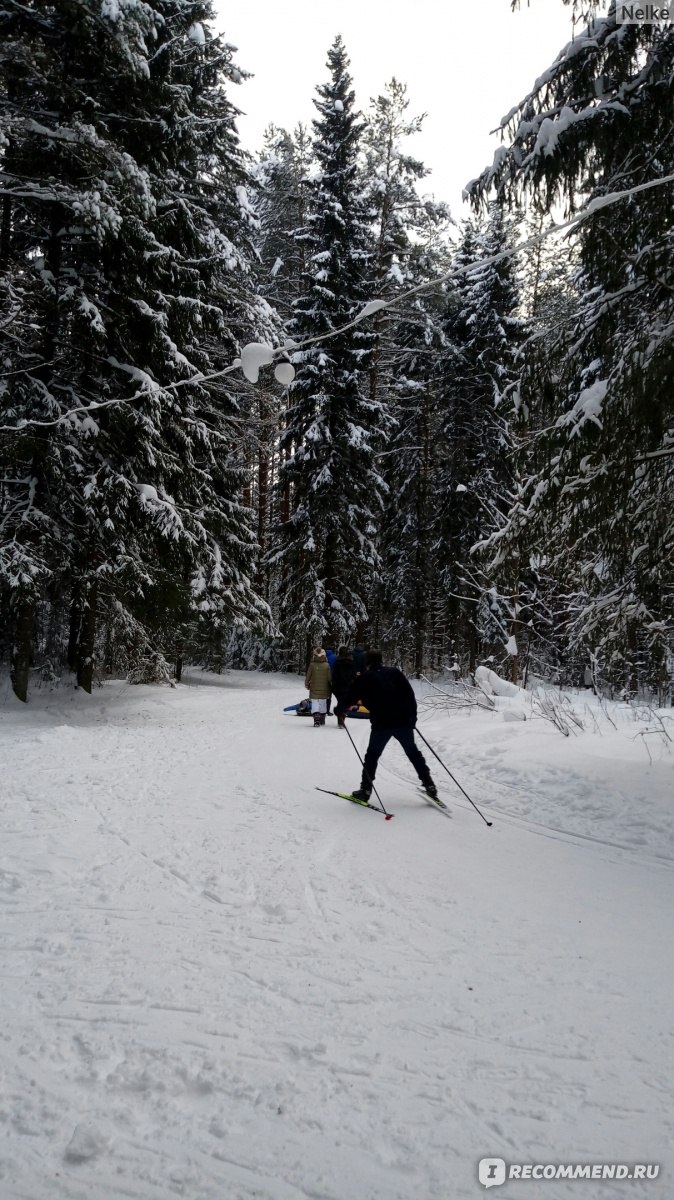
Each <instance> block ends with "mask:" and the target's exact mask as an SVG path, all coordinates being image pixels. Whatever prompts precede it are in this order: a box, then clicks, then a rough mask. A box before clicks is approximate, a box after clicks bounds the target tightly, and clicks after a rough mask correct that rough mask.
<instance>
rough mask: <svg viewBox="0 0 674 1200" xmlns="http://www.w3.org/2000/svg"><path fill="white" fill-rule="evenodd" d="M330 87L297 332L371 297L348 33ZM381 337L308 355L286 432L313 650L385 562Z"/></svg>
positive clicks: (292, 595)
mask: <svg viewBox="0 0 674 1200" xmlns="http://www.w3.org/2000/svg"><path fill="white" fill-rule="evenodd" d="M328 67H329V71H330V77H329V80H328V82H327V83H326V84H322V85H321V86H319V88H318V99H317V100H315V101H314V103H315V105H316V108H317V109H318V114H319V116H318V119H317V120H315V121H314V123H313V127H314V134H315V139H314V155H315V158H316V162H317V169H316V172H315V174H314V176H313V177H312V179H311V181H310V184H309V192H308V211H307V222H306V227H305V229H304V230H302V231H300V236H301V237H302V239H303V241H304V244H305V248H306V253H307V271H306V273H305V275H304V277H303V286H302V294H301V296H300V297H299V299H298V300H297V302H296V304H295V314H294V318H293V321H292V323H291V325H290V332H291V335H292V337H293V338H294V339H295V340H297V341H299V340H300V339H301V338H304V337H320V336H321V335H325V334H330V333H333V331H335V330H336V329H339V328H340V327H342V326H344V325H346V324H347V323H348V322H349V321H351V320H353V318H354V317H355V316H356V315H357V313H358V312H359V311H360V310H361V309H362V307H363V306H364V304H365V303H366V302H367V300H368V299H369V298H370V295H371V291H370V288H371V271H372V245H371V237H370V230H369V228H368V223H367V214H366V209H365V205H364V203H363V195H362V180H361V177H360V173H359V163H358V155H359V148H360V141H361V136H362V131H363V123H362V120H361V119H360V116H359V115H358V114H357V113H356V112H354V93H353V90H352V87H351V78H350V76H349V74H348V59H347V55H346V50H345V48H344V46H343V44H342V41H341V38H339V37H338V38H337V39H336V41H335V43H334V45H333V46H332V47H331V49H330V51H329V54H328ZM373 344H374V337H373V334H372V332H371V330H370V328H369V327H368V325H367V324H366V323H362V324H358V325H356V326H355V327H354V328H352V329H349V330H347V331H345V332H343V333H339V334H337V335H336V336H335V337H331V338H329V339H326V340H324V341H321V342H320V343H319V344H317V345H316V346H312V347H308V348H307V349H305V350H300V351H297V352H296V353H295V355H294V358H293V361H294V362H295V365H296V368H297V376H296V379H295V381H294V382H293V384H292V386H291V387H290V390H289V406H288V412H287V421H286V429H285V430H284V432H283V434H282V438H281V445H282V449H284V451H285V452H286V453H287V455H288V458H287V461H286V462H285V463H284V464H283V466H282V468H281V479H280V486H281V488H282V489H283V488H287V489H288V493H289V504H290V509H289V513H288V519H287V520H286V521H284V522H283V523H282V524H281V527H280V529H279V534H278V542H277V546H276V548H275V551H274V554H273V561H274V563H275V564H276V566H277V568H278V569H279V570H281V571H282V572H283V578H284V581H285V584H284V592H283V595H282V596H281V599H280V607H281V617H282V621H283V625H284V629H285V630H286V631H287V633H288V634H289V635H290V636H291V638H293V639H294V644H295V645H296V646H297V648H298V652H299V653H302V652H303V649H304V643H305V641H306V639H312V638H318V639H328V640H330V641H332V642H340V641H346V640H347V639H348V638H349V637H350V636H352V635H353V634H354V632H355V631H356V630H358V629H359V627H362V626H363V625H364V624H365V622H366V621H367V617H368V610H367V597H368V595H369V594H370V593H371V591H372V588H373V584H374V581H375V579H376V577H377V573H378V569H379V559H378V554H377V549H376V545H375V534H376V528H377V519H378V514H379V511H380V507H381V488H382V483H381V478H380V475H379V473H378V471H377V469H376V466H375V461H374V451H375V449H376V444H377V438H378V434H379V429H380V427H381V420H382V411H381V406H380V404H379V403H378V402H377V401H375V400H372V399H371V398H370V396H369V394H368V384H369V376H368V372H369V369H370V366H371V362H372V352H373Z"/></svg>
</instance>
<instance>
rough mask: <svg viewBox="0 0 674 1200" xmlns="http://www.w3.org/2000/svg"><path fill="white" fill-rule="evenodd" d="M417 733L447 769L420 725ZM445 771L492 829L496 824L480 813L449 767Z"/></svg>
mask: <svg viewBox="0 0 674 1200" xmlns="http://www.w3.org/2000/svg"><path fill="white" fill-rule="evenodd" d="M417 733H418V734H419V737H420V738H421V740H422V742H423V743H424V745H425V746H428V749H429V750H430V752H431V754H432V755H433V756H434V758H437V760H438V762H439V763H440V766H441V767H445V764H444V763H443V761H442V759H441V758H440V755H439V754H436V753H435V750H434V749H433V747H432V746H431V744H430V742H427V741H426V738H425V737H424V735H423V733H422V732H421V730H420V729H419V726H418V725H417ZM445 771H446V772H447V774H448V775H449V778H450V779H451V780H452V783H455V784H456V786H457V787H458V789H459V791H460V792H463V794H464V796H465V797H466V800H470V803H471V804H472V806H473V808H474V809H475V812H476V813H479V815H480V816H481V817H482V820H483V821H484V823H485V825H489V826H490V827H491V826H492V825H493V824H494V822H493V821H488V820H487V818H486V817H485V815H484V813H482V812H480V810H479V808H478V807H477V804H476V803H475V801H474V800H471V799H470V796H469V795H468V792H466V791H465V790H464V788H462V787H461V784H460V783H459V781H458V779H455V778H454V776H453V775H452V772H451V771H450V769H449V767H445Z"/></svg>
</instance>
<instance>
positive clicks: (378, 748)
mask: <svg viewBox="0 0 674 1200" xmlns="http://www.w3.org/2000/svg"><path fill="white" fill-rule="evenodd" d="M391 738H395V740H396V741H397V742H400V745H401V746H402V748H403V750H404V751H405V754H406V755H407V757H408V758H409V760H410V762H411V764H412V766H413V767H414V769H415V771H416V773H417V775H418V776H419V778H420V780H421V782H422V783H425V782H426V781H427V780H428V779H430V777H431V773H430V771H429V769H428V763H427V762H426V759H425V758H424V756H423V754H422V753H421V750H420V749H419V747H418V746H417V744H416V742H415V740H414V730H413V729H410V728H409V727H407V728H403V729H373V730H372V731H371V733H370V741H369V743H368V747H367V750H366V751H365V760H364V765H363V783H362V786H363V787H364V788H366V789H367V790H368V791H370V790H371V788H372V780H373V779H374V777H375V775H376V773H377V763H378V762H379V759H380V758H381V756H382V753H383V752H384V750H385V748H386V746H387V745H388V743H389V742H390V740H391Z"/></svg>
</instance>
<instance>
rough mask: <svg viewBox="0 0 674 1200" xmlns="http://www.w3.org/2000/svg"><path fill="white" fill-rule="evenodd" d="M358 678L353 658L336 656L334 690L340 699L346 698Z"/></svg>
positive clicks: (333, 676) (333, 670) (333, 671)
mask: <svg viewBox="0 0 674 1200" xmlns="http://www.w3.org/2000/svg"><path fill="white" fill-rule="evenodd" d="M355 678H356V670H355V667H354V665H353V659H352V658H351V657H350V656H349V658H336V659H335V662H334V665H333V667H332V690H333V692H334V693H335V695H336V697H337V699H338V700H342V699H343V700H346V698H347V696H348V694H349V688H350V687H351V684H352V683H353V681H354V679H355Z"/></svg>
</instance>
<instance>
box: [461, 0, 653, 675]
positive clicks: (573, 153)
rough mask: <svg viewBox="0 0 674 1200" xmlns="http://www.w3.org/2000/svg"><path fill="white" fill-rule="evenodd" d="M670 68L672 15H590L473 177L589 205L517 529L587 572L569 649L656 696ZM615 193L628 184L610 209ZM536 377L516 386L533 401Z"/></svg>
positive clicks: (580, 573) (570, 570) (569, 567)
mask: <svg viewBox="0 0 674 1200" xmlns="http://www.w3.org/2000/svg"><path fill="white" fill-rule="evenodd" d="M591 7H593V8H595V9H596V7H597V6H595V5H592V6H591ZM673 69H674V30H673V29H672V27H671V25H667V26H659V25H656V24H644V25H629V24H620V25H619V24H617V23H616V19H615V10H614V7H613V8H612V9H611V11H610V13H609V15H608V16H607V17H595V18H593V19H592V20H591V21H590V24H589V25H588V28H587V29H586V31H585V32H584V33H583V34H582V35H580V36H579V37H577V38H576V40H575V41H574V42H573V43H572V44H571V45H570V46H569V47H567V48H566V49H565V50H564V51H563V52H562V53H561V54H560V55H559V56H558V58H557V60H556V61H555V63H554V64H553V65H552V66H551V67H550V68H549V69H548V70H547V71H546V72H545V73H544V74H543V75H542V76H541V77H540V79H539V81H538V83H537V86H536V89H535V91H533V92H532V93H531V94H530V95H529V96H527V97H526V98H525V100H524V101H523V102H522V103H521V104H520V105H518V106H517V107H516V108H515V109H514V110H513V112H512V113H511V114H510V117H509V118H508V120H507V121H506V122H505V123H504V132H505V130H506V127H507V130H508V132H509V134H510V146H509V147H508V148H507V149H506V148H504V149H503V150H501V151H500V152H499V154H498V155H497V157H496V159H495V162H494V165H493V166H492V168H491V169H490V170H488V171H486V172H485V173H484V175H483V176H482V177H481V179H480V180H479V181H478V182H477V183H476V185H475V189H474V195H475V197H476V199H479V198H480V197H484V196H486V195H487V194H488V192H489V189H491V188H492V187H496V188H497V189H498V192H499V193H500V195H501V196H502V197H504V198H507V199H509V200H510V201H511V202H512V201H514V200H516V199H519V198H520V197H521V196H522V195H524V194H526V195H529V196H531V197H533V199H534V202H535V203H536V204H537V205H538V206H539V207H540V208H542V209H543V210H546V209H548V208H549V207H550V206H551V205H552V204H553V203H555V202H564V203H565V204H566V207H567V210H568V211H569V212H570V213H573V212H576V211H578V210H580V209H581V208H583V206H584V205H586V204H587V202H588V201H591V200H595V201H597V204H596V206H595V208H594V211H592V212H591V213H590V214H589V215H588V217H587V218H586V219H585V220H583V221H582V223H581V224H580V226H579V228H578V249H579V254H580V259H581V263H582V275H581V279H580V286H581V289H582V292H583V297H582V302H581V304H580V306H579V311H578V317H577V321H576V322H575V323H574V324H573V325H572V326H571V327H570V329H569V332H568V336H567V338H566V340H565V344H564V353H563V355H562V356H561V360H560V369H559V370H558V372H557V374H556V377H555V379H554V380H553V381H551V382H552V385H553V387H554V407H555V417H554V420H553V421H552V422H551V423H550V424H548V425H546V426H545V427H544V428H543V429H542V430H541V432H540V435H539V437H538V441H537V456H536V458H535V461H534V462H533V464H532V469H531V471H530V474H529V476H528V478H527V479H526V480H524V481H523V486H522V492H521V495H520V497H519V499H518V503H517V505H516V507H515V508H514V509H513V512H512V515H511V521H510V532H511V535H512V537H514V538H516V539H518V540H520V541H521V540H522V539H523V538H525V537H527V538H528V539H529V542H530V543H531V544H536V545H538V546H539V547H543V546H545V547H546V550H547V551H548V552H549V553H550V556H551V561H552V562H553V563H554V565H555V566H556V571H557V574H558V576H559V578H560V579H564V578H565V576H567V577H568V576H569V575H570V578H571V585H572V588H573V587H574V581H575V580H576V579H581V580H582V581H583V583H584V586H585V592H586V597H585V600H584V602H581V603H580V604H578V599H579V597H578V594H576V599H575V600H574V604H573V606H572V608H571V610H570V612H569V620H568V625H569V636H570V641H571V645H572V646H575V648H576V651H577V652H578V653H581V652H582V653H583V654H584V655H585V656H586V658H587V656H588V655H590V654H592V655H594V657H595V659H596V660H597V661H598V662H599V664H600V665H601V667H602V670H603V674H604V677H605V678H606V679H607V680H608V682H609V683H611V684H612V685H613V686H620V687H623V686H626V687H627V688H628V689H630V690H634V689H636V688H637V687H638V686H640V685H642V684H648V685H650V686H651V687H652V688H654V689H657V690H658V691H660V693H661V694H663V693H664V691H665V689H666V687H667V684H668V680H667V658H668V654H671V648H672V641H673V638H674V617H673V613H674V605H673V601H674V572H673V566H672V564H674V520H673V518H672V513H673V512H674V503H673V501H674V402H673V400H672V396H673V395H674V391H673V389H672V378H673V373H674V335H673V332H672V331H673V330H674V321H673V319H672V318H673V316H674V311H673V300H672V293H671V288H670V286H669V280H670V277H671V274H672V269H673V267H674V237H673V235H672V222H671V212H672V198H673V194H674V189H673V187H672V184H671V183H662V182H661V180H663V179H664V178H665V177H666V176H668V175H670V174H672V173H674V152H673V151H672V147H673V146H674V136H673V135H674V109H673V107H672V91H671V88H672V85H671V80H672V74H673ZM644 184H648V185H653V186H652V187H651V186H649V188H648V190H645V191H634V189H636V188H639V187H640V186H641V185H644ZM618 191H627V192H630V195H629V196H627V197H626V198H625V199H623V200H621V201H619V202H618V203H614V204H610V206H605V205H602V201H604V200H605V199H606V198H607V197H609V196H610V195H611V194H612V193H615V192H618ZM537 385H538V380H537V378H536V376H535V375H529V378H528V381H526V380H525V382H524V389H523V399H524V401H525V402H526V403H527V405H528V406H529V408H530V409H531V411H532V412H533V411H535V408H536V403H537V391H538V386H537ZM581 599H582V598H581Z"/></svg>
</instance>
